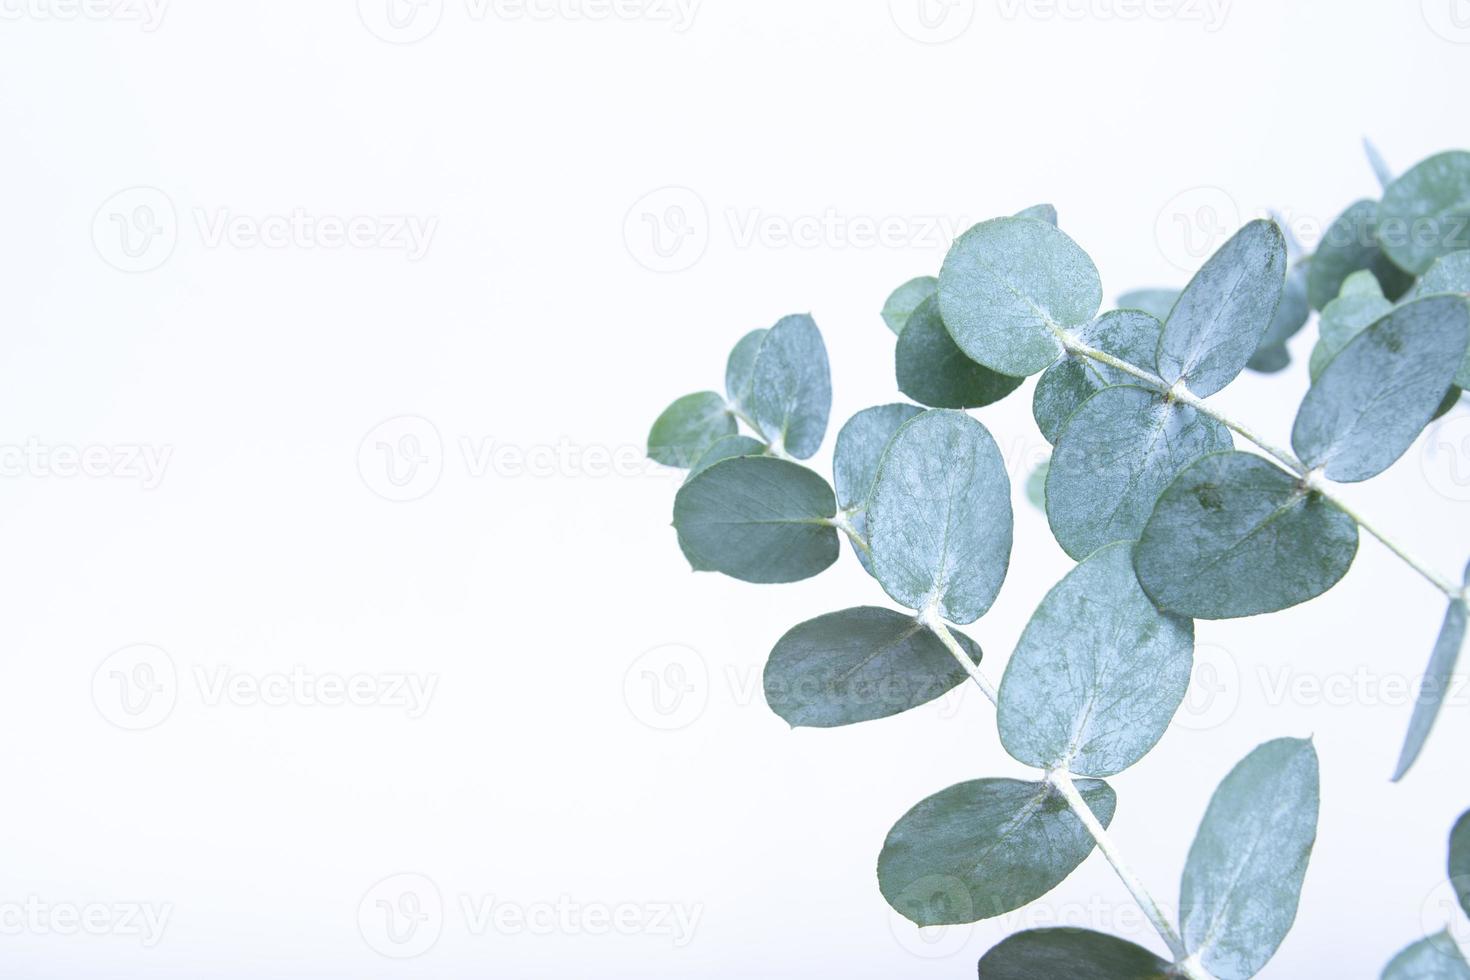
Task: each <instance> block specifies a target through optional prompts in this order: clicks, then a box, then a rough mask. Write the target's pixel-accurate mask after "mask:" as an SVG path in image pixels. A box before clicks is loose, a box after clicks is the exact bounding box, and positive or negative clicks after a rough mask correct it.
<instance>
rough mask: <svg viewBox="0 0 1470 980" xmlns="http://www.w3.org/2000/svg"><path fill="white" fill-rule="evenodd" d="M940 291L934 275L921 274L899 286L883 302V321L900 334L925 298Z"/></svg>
mask: <svg viewBox="0 0 1470 980" xmlns="http://www.w3.org/2000/svg"><path fill="white" fill-rule="evenodd" d="M938 292H939V280H938V278H936V277H934V276H919V277H918V278H917V279H910V280H909V281H908V282H906V283H904V284H903V285H902V286H899V287H898V288H897V289H895V290H894V291H893V292H892V293H890V294H889V296H888V301H887V302H885V303H884V304H883V322H884V323H886V324H888V329H889V330H892V331H893V332H894V333H896V334H898V335H899V336H902V335H903V331H904V327H905V326H907V325H908V322H909V316H910V315H911V314H912V313H913V312H914V310H917V309H918V308H919V304H920V303H922V302H924V300H926V299H928V298H930V297H931V296H934V295H935V294H936V293H938Z"/></svg>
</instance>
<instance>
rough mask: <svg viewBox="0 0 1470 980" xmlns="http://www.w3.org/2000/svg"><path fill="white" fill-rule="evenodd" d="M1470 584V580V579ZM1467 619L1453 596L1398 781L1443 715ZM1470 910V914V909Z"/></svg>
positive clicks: (1460, 602)
mask: <svg viewBox="0 0 1470 980" xmlns="http://www.w3.org/2000/svg"><path fill="white" fill-rule="evenodd" d="M1467 584H1470V580H1467ZM1467 619H1470V612H1467V610H1466V608H1465V600H1464V599H1455V600H1453V601H1452V602H1451V603H1450V608H1449V610H1448V611H1447V612H1446V613H1445V617H1444V624H1443V625H1442V626H1441V627H1440V630H1439V636H1438V638H1436V639H1435V641H1434V652H1433V653H1432V654H1431V655H1430V657H1429V667H1428V669H1427V670H1426V671H1425V672H1424V682H1423V684H1421V685H1420V687H1419V697H1418V699H1417V700H1416V701H1415V702H1414V716H1413V718H1411V719H1410V721H1409V734H1408V737H1407V738H1406V739H1405V740H1404V748H1403V751H1402V752H1400V753H1399V763H1398V766H1397V767H1396V768H1395V770H1394V774H1393V780H1394V782H1398V781H1399V780H1400V779H1403V778H1404V776H1406V775H1407V774H1408V772H1409V768H1410V767H1411V766H1413V765H1414V762H1415V761H1416V760H1417V759H1418V758H1419V753H1420V752H1422V751H1423V750H1424V743H1425V742H1426V741H1428V739H1429V732H1430V730H1431V729H1432V728H1433V727H1434V721H1435V719H1436V718H1438V717H1439V709H1440V708H1441V707H1443V705H1444V699H1445V697H1446V696H1447V695H1448V694H1449V692H1450V684H1451V683H1453V682H1454V676H1455V666H1456V664H1458V663H1459V661H1460V652H1461V651H1462V650H1463V649H1464V648H1465V633H1466V621H1467ZM1467 884H1470V882H1467ZM1466 912H1467V914H1470V909H1467V910H1466Z"/></svg>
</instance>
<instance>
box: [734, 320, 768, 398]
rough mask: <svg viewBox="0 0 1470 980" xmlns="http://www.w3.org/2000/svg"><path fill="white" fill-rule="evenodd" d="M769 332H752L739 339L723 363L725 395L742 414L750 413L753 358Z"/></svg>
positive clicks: (763, 330) (762, 330)
mask: <svg viewBox="0 0 1470 980" xmlns="http://www.w3.org/2000/svg"><path fill="white" fill-rule="evenodd" d="M768 333H770V331H769V330H766V329H765V328H761V329H760V330H752V331H751V332H750V333H748V334H746V335H745V336H744V337H741V338H740V340H739V342H737V343H736V344H735V347H734V348H733V349H732V350H731V351H730V357H729V358H728V359H727V360H726V361H725V395H726V397H728V398H729V399H730V404H731V405H734V406H735V407H736V408H738V409H739V410H740V411H742V412H749V411H750V385H751V381H752V380H753V378H754V375H755V358H756V355H757V354H759V353H760V350H761V344H762V343H764V342H765V339H766V334H768Z"/></svg>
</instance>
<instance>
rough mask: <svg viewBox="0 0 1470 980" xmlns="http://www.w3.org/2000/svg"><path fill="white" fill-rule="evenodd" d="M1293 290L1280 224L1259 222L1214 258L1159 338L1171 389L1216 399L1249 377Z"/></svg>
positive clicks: (1159, 359)
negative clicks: (1184, 387)
mask: <svg viewBox="0 0 1470 980" xmlns="http://www.w3.org/2000/svg"><path fill="white" fill-rule="evenodd" d="M1285 285H1286V239H1285V237H1283V236H1282V234H1281V228H1280V227H1278V226H1277V224H1276V223H1275V222H1274V221H1266V220H1264V219H1261V220H1256V221H1252V222H1250V223H1249V224H1247V225H1246V226H1245V227H1244V228H1242V229H1240V231H1238V232H1236V233H1235V235H1234V236H1233V237H1232V238H1231V239H1230V240H1229V241H1228V242H1226V243H1225V244H1224V245H1222V246H1220V249H1219V251H1217V252H1216V253H1215V254H1214V255H1212V256H1210V258H1209V261H1207V262H1206V263H1205V264H1204V266H1203V267H1202V268H1201V269H1200V270H1199V272H1197V273H1196V274H1195V276H1194V278H1193V279H1192V280H1190V283H1189V285H1188V286H1186V287H1185V288H1184V292H1183V293H1181V294H1180V296H1179V301H1178V302H1177V303H1175V304H1174V309H1173V311H1172V312H1171V313H1170V314H1169V319H1168V320H1167V321H1166V322H1165V323H1164V332H1163V335H1162V336H1161V337H1160V338H1159V352H1158V357H1157V362H1156V363H1157V366H1158V371H1159V374H1160V376H1162V377H1163V379H1164V380H1165V381H1167V382H1168V383H1169V384H1174V383H1175V382H1176V381H1180V380H1183V381H1185V382H1186V383H1187V384H1188V386H1189V389H1190V390H1191V391H1192V392H1194V393H1195V394H1196V395H1199V396H1201V397H1204V396H1206V395H1213V394H1214V393H1215V392H1217V391H1219V390H1220V389H1221V388H1224V387H1225V386H1226V385H1228V384H1229V383H1230V382H1231V381H1233V380H1235V378H1236V376H1237V375H1239V374H1240V372H1241V371H1244V370H1245V366H1246V363H1247V362H1248V361H1250V359H1251V355H1252V354H1254V353H1255V352H1256V347H1257V346H1258V345H1259V344H1260V342H1261V337H1262V336H1264V335H1265V332H1266V328H1267V327H1269V326H1270V325H1271V321H1272V319H1274V318H1275V316H1276V308H1277V306H1279V305H1280V303H1281V294H1282V291H1283V289H1284V288H1285Z"/></svg>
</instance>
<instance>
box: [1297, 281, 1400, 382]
mask: <svg viewBox="0 0 1470 980" xmlns="http://www.w3.org/2000/svg"><path fill="white" fill-rule="evenodd" d="M1392 311H1393V304H1392V303H1391V302H1389V301H1388V299H1387V298H1386V297H1385V296H1384V295H1383V287H1382V286H1380V285H1379V283H1378V279H1377V277H1376V276H1374V275H1373V273H1371V272H1368V271H1366V270H1363V271H1359V272H1354V273H1353V274H1352V275H1350V276H1348V277H1347V279H1346V280H1344V281H1343V284H1342V292H1341V293H1340V294H1339V295H1338V297H1337V298H1336V299H1334V300H1333V301H1332V302H1330V303H1328V304H1327V306H1326V308H1324V309H1323V310H1322V317H1321V320H1320V321H1319V322H1318V325H1317V329H1318V331H1319V333H1320V334H1321V336H1320V337H1319V339H1318V340H1317V346H1316V347H1315V348H1313V349H1312V360H1311V375H1312V380H1313V381H1314V382H1315V381H1316V380H1317V378H1318V377H1320V376H1321V374H1322V372H1323V371H1324V370H1325V369H1326V368H1327V365H1328V363H1329V362H1331V360H1332V359H1333V358H1334V357H1336V356H1337V354H1338V352H1339V351H1341V350H1342V349H1343V348H1344V347H1346V346H1347V345H1348V342H1349V341H1351V340H1352V339H1353V338H1354V337H1356V336H1357V335H1358V334H1360V333H1362V332H1363V331H1364V330H1367V329H1368V328H1369V327H1370V326H1372V325H1373V324H1374V323H1376V322H1377V321H1379V320H1381V319H1383V318H1384V317H1385V316H1387V315H1388V314H1389V313H1391V312H1392Z"/></svg>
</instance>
